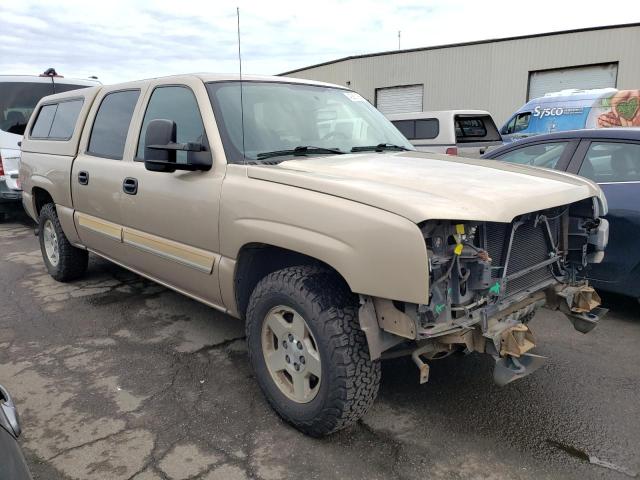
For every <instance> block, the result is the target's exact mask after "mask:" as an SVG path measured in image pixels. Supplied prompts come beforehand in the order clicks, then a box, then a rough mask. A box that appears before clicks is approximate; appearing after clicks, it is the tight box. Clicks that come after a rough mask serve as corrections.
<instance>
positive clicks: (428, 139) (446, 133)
mask: <svg viewBox="0 0 640 480" xmlns="http://www.w3.org/2000/svg"><path fill="white" fill-rule="evenodd" d="M387 118H388V119H389V120H391V123H393V124H394V125H395V126H396V128H397V129H398V130H400V132H402V134H403V135H404V136H405V137H407V139H408V140H409V141H410V142H411V143H412V144H413V146H414V147H416V149H417V150H420V151H422V152H436V153H446V154H449V155H459V156H461V157H472V158H480V156H481V155H482V154H484V153H485V152H486V151H487V150H488V148H489V147H493V146H498V145H502V137H501V136H500V132H499V131H498V129H497V127H496V124H495V122H494V121H493V118H491V114H490V113H489V112H486V111H484V110H441V111H432V112H415V113H398V114H394V115H387Z"/></svg>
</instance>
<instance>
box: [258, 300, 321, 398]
mask: <svg viewBox="0 0 640 480" xmlns="http://www.w3.org/2000/svg"><path fill="white" fill-rule="evenodd" d="M262 354H263V355H264V361H265V364H266V365H267V369H268V370H269V373H270V374H271V378H273V381H274V382H275V384H276V385H277V386H278V389H279V390H280V391H281V392H282V393H283V394H284V395H285V396H286V397H287V398H289V399H290V400H293V401H294V402H297V403H308V402H310V401H311V400H313V399H314V398H315V397H316V395H317V394H318V390H319V389H320V380H321V375H322V368H321V362H320V352H319V351H318V344H317V343H316V341H315V338H313V334H312V333H311V330H309V326H308V325H307V322H305V320H304V318H302V316H301V315H300V314H299V313H297V312H296V311H295V310H293V309H292V308H291V307H286V306H283V305H279V306H277V307H274V308H272V309H271V310H270V311H269V313H267V316H266V318H265V320H264V322H263V324H262Z"/></svg>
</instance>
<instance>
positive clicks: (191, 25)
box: [0, 0, 640, 83]
mask: <svg viewBox="0 0 640 480" xmlns="http://www.w3.org/2000/svg"><path fill="white" fill-rule="evenodd" d="M623 3H624V2H616V0H610V2H609V3H608V4H607V8H606V9H598V10H597V11H596V10H594V9H588V8H584V6H583V5H582V4H581V3H578V2H554V1H552V0H539V1H538V2H537V3H536V8H535V9H529V10H527V13H526V16H524V14H523V11H522V10H521V9H512V8H511V7H510V6H511V5H513V2H497V1H492V0H485V1H484V2H476V1H473V2H472V1H466V2H465V1H461V0H453V1H445V0H436V1H425V2H417V1H415V0H397V1H395V2H388V1H382V0H377V1H369V2H367V1H363V0H354V1H340V0H322V1H320V2H313V3H311V2H308V1H307V2H304V1H303V2H301V1H299V0H298V1H293V0H284V1H269V2H265V1H262V2H260V1H255V0H237V1H236V2H230V1H227V0H221V1H216V2H211V1H201V0H181V1H176V0H171V1H169V0H156V1H142V0H133V1H125V0H109V1H108V2H86V1H81V0H58V1H56V2H45V1H44V0H41V1H40V2H37V1H33V0H22V1H20V2H3V5H2V6H0V18H1V19H2V22H1V25H2V28H1V29H0V73H3V74H7V73H13V74H36V73H39V72H42V71H43V70H44V69H45V68H47V67H50V66H53V67H55V68H56V69H57V70H58V71H59V72H60V73H62V74H64V75H66V76H69V77H87V76H89V75H97V76H98V77H99V78H100V79H101V80H102V81H104V82H106V83H112V82H117V81H125V80H133V79H139V78H145V77H151V76H159V75H168V74H174V73H185V72H196V71H213V72H235V71H237V69H238V61H237V38H236V27H237V24H236V5H239V6H240V11H241V28H242V50H243V70H244V71H245V72H247V73H262V74H275V73H279V72H282V71H286V70H291V69H295V68H300V67H304V66H307V65H311V64H315V63H320V62H324V61H328V60H333V59H336V58H340V57H344V56H349V55H357V54H363V53H370V52H376V51H386V50H393V49H395V48H397V42H398V38H397V34H398V30H402V47H403V48H412V47H421V46H427V45H438V44H444V43H455V42H462V41H470V40H478V39H482V38H496V37H501V36H512V35H523V34H528V33H538V32H542V31H552V30H563V29H569V28H577V27H585V26H595V25H602V24H613V23H619V22H620V21H621V17H620V16H619V14H618V13H617V12H619V10H618V9H617V8H616V5H618V4H619V5H622V4H623ZM633 15H634V14H632V16H631V17H625V18H624V21H625V22H631V21H634V20H635V21H638V20H639V19H640V12H638V13H637V14H635V18H632V17H633Z"/></svg>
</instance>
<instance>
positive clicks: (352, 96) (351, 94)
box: [344, 92, 366, 102]
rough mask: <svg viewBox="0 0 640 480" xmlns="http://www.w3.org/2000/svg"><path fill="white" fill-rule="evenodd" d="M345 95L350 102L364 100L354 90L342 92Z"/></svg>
mask: <svg viewBox="0 0 640 480" xmlns="http://www.w3.org/2000/svg"><path fill="white" fill-rule="evenodd" d="M344 95H345V97H347V98H348V99H349V100H351V101H352V102H366V100H365V99H364V98H362V97H361V96H360V95H358V94H357V93H356V92H344Z"/></svg>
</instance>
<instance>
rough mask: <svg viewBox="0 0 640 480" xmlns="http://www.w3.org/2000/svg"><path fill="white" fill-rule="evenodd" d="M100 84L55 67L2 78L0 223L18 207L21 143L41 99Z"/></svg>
mask: <svg viewBox="0 0 640 480" xmlns="http://www.w3.org/2000/svg"><path fill="white" fill-rule="evenodd" d="M96 85H100V82H98V81H97V80H90V79H89V80H83V79H69V78H64V77H62V76H60V75H58V74H57V73H56V71H55V70H54V69H52V68H50V69H48V70H47V71H45V72H44V73H43V74H41V75H0V220H2V219H3V218H4V216H5V214H6V213H8V212H11V211H14V210H15V209H16V208H19V207H18V206H19V205H20V201H21V192H20V185H19V183H18V166H19V165H18V164H19V162H20V146H19V142H20V140H21V139H22V135H23V134H24V129H25V127H26V126H27V122H28V121H29V117H30V116H31V112H32V111H33V109H34V108H35V107H36V104H37V103H38V102H39V101H40V99H41V98H42V97H45V96H47V95H52V94H54V93H61V92H67V91H69V90H76V89H78V88H86V87H94V86H96Z"/></svg>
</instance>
